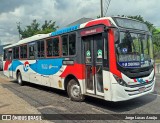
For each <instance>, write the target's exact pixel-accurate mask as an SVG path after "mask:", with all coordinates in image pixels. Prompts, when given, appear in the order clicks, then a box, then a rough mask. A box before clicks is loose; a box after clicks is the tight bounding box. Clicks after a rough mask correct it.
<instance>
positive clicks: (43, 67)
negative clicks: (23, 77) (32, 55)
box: [9, 58, 64, 75]
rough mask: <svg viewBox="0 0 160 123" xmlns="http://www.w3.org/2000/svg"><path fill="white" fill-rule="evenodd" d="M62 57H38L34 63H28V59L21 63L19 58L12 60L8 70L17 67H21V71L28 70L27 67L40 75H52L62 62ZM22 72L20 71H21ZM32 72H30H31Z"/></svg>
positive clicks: (14, 69)
mask: <svg viewBox="0 0 160 123" xmlns="http://www.w3.org/2000/svg"><path fill="white" fill-rule="evenodd" d="M63 60H64V58H58V59H38V60H36V62H35V63H33V64H30V63H29V61H26V62H27V63H29V64H28V66H27V65H25V63H26V62H24V63H22V62H21V61H19V60H13V61H12V65H11V66H10V68H9V71H16V69H17V67H19V66H21V67H23V70H24V71H23V72H26V73H27V72H28V70H29V69H32V70H33V71H34V72H36V73H38V74H41V75H53V74H56V73H57V72H58V71H59V70H60V69H61V67H62V62H63ZM21 72H22V71H21ZM31 73H32V72H31Z"/></svg>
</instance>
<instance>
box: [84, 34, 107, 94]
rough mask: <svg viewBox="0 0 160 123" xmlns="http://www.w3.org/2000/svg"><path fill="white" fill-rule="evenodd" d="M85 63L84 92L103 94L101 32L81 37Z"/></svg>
mask: <svg viewBox="0 0 160 123" xmlns="http://www.w3.org/2000/svg"><path fill="white" fill-rule="evenodd" d="M83 45H84V60H85V65H86V67H85V68H86V72H85V73H86V78H85V81H86V92H87V93H90V94H95V95H100V96H104V90H103V65H102V56H103V55H102V54H103V40H102V33H101V34H96V35H91V36H87V37H83Z"/></svg>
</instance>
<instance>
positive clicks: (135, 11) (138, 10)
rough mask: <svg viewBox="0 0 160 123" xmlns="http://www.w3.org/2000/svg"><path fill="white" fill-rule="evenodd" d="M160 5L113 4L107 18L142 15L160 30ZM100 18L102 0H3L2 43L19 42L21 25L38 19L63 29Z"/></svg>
mask: <svg viewBox="0 0 160 123" xmlns="http://www.w3.org/2000/svg"><path fill="white" fill-rule="evenodd" d="M103 1H104V3H106V1H107V0H103ZM105 5H106V4H104V6H105ZM159 5H160V0H111V2H110V6H109V8H108V11H107V14H106V16H116V15H133V16H134V15H141V16H143V17H144V19H145V20H147V21H149V22H151V23H153V24H154V25H155V26H157V27H160V16H159V11H160V7H159ZM105 7H106V6H105ZM98 15H100V0H0V41H1V42H0V43H1V44H8V43H15V42H17V41H18V40H19V35H18V30H17V23H18V22H20V23H21V27H22V29H24V28H25V27H26V26H27V25H30V24H31V22H32V21H33V20H34V19H36V20H37V21H38V22H39V23H41V24H42V23H44V21H45V20H53V21H56V25H57V26H59V27H63V26H65V25H68V24H70V23H72V22H74V21H76V20H78V19H80V18H82V17H87V18H96V17H97V16H98Z"/></svg>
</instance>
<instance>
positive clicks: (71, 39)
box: [69, 33, 76, 55]
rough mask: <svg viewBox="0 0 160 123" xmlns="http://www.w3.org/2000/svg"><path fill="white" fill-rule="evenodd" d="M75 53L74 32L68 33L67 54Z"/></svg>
mask: <svg viewBox="0 0 160 123" xmlns="http://www.w3.org/2000/svg"><path fill="white" fill-rule="evenodd" d="M75 53H76V34H75V33H73V34H70V35H69V55H75Z"/></svg>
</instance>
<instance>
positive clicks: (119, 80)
mask: <svg viewBox="0 0 160 123" xmlns="http://www.w3.org/2000/svg"><path fill="white" fill-rule="evenodd" d="M113 76H114V78H115V79H116V81H117V82H118V84H120V85H122V86H125V87H127V83H126V82H125V81H124V80H123V79H121V78H119V77H118V76H116V75H113Z"/></svg>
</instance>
